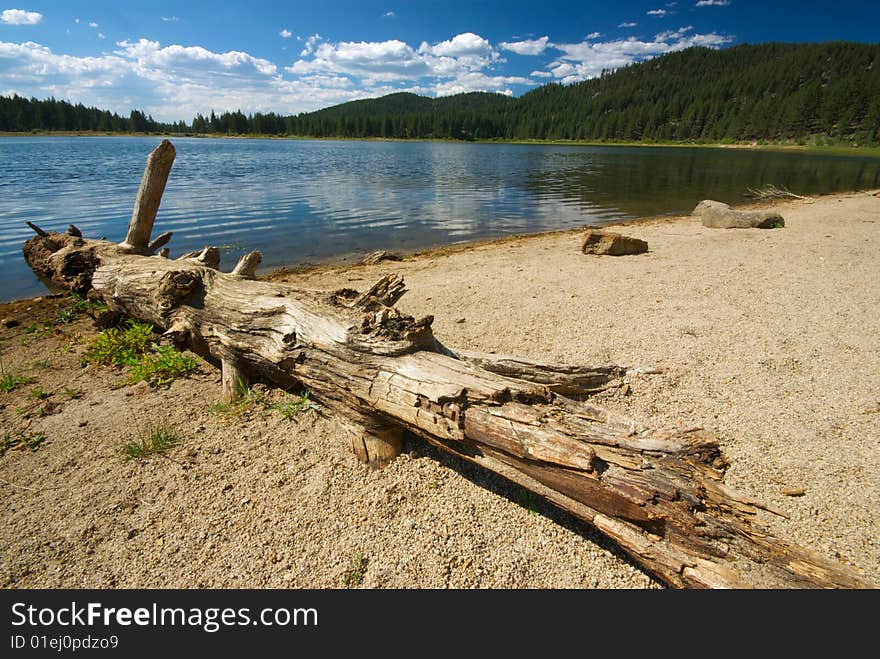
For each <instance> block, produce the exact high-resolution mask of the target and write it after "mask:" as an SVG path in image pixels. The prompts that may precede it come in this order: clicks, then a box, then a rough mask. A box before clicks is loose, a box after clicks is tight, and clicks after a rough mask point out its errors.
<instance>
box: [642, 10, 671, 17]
mask: <svg viewBox="0 0 880 659" xmlns="http://www.w3.org/2000/svg"><path fill="white" fill-rule="evenodd" d="M647 14H648V16H666V14H667V11H666V10H665V9H649V10H648V11H647Z"/></svg>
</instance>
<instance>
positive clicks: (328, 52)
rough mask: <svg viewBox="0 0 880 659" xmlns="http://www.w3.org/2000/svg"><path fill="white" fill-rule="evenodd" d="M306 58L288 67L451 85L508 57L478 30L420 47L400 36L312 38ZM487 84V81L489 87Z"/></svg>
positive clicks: (370, 81)
mask: <svg viewBox="0 0 880 659" xmlns="http://www.w3.org/2000/svg"><path fill="white" fill-rule="evenodd" d="M310 41H311V38H310ZM301 57H302V58H303V59H299V60H297V61H296V62H294V63H293V64H292V65H291V66H289V67H287V68H285V71H286V72H288V73H291V74H295V75H305V74H315V73H332V74H337V75H347V76H354V77H357V78H360V79H361V80H362V82H364V83H366V85H367V86H374V85H377V84H379V83H388V82H391V81H417V80H422V79H424V78H438V79H442V84H443V85H450V84H452V82H451V81H454V80H455V79H459V78H460V79H461V80H462V81H464V82H461V83H460V84H461V85H463V86H472V85H473V84H475V83H474V80H476V79H475V78H474V77H473V76H468V75H467V74H471V73H474V72H480V71H483V70H484V69H486V68H488V67H491V66H493V65H494V64H496V63H500V62H502V60H501V58H500V56H499V54H498V52H497V51H496V50H495V49H494V48H493V47H492V45H491V44H490V43H489V42H488V41H487V40H486V39H484V38H483V37H481V36H479V35H477V34H474V33H472V32H465V33H462V34H458V35H456V36H454V37H453V38H452V39H448V40H446V41H440V42H438V43H435V44H429V43H427V42H422V43H421V45H419V47H418V49H414V48H413V47H412V46H410V45H409V44H407V43H405V42H403V41H399V40H397V39H391V40H389V41H341V42H339V43H330V42H322V43H320V44H317V45H315V43H307V44H306V48H304V49H303V53H302V55H301ZM306 57H308V59H305V58H306ZM487 84H488V83H486V84H484V83H481V85H483V86H487ZM492 84H493V85H494V84H495V83H492ZM498 84H499V85H500V84H506V83H498ZM445 88H447V87H444V89H445ZM481 88H482V87H481Z"/></svg>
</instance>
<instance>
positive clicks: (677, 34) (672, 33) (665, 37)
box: [654, 25, 694, 41]
mask: <svg viewBox="0 0 880 659" xmlns="http://www.w3.org/2000/svg"><path fill="white" fill-rule="evenodd" d="M693 29H694V26H693V25H688V26H687V27H680V28H678V29H677V30H667V31H666V32H661V33H660V34H658V35H657V36H655V37H654V41H669V40H670V39H681V38H682V37H683V36H684V35H685V34H687V33H688V32H690V31H691V30H693Z"/></svg>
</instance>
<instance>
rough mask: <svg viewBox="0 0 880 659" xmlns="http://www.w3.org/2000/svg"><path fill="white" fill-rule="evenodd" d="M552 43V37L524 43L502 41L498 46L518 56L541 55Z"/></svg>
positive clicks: (528, 40) (529, 40)
mask: <svg viewBox="0 0 880 659" xmlns="http://www.w3.org/2000/svg"><path fill="white" fill-rule="evenodd" d="M549 43H550V37H541V38H540V39H526V40H524V41H502V42H501V43H499V44H498V45H499V46H501V48H503V49H504V50H509V51H511V52H514V53H516V54H517V55H540V54H541V53H543V52H544V51H545V50H547V46H548V45H549Z"/></svg>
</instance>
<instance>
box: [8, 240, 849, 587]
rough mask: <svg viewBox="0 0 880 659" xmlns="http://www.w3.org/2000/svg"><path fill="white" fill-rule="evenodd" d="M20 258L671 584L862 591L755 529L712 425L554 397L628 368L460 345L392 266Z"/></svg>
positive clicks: (43, 246) (77, 249)
mask: <svg viewBox="0 0 880 659" xmlns="http://www.w3.org/2000/svg"><path fill="white" fill-rule="evenodd" d="M147 238H149V236H147ZM23 251H24V255H25V259H26V260H27V261H28V263H29V264H30V265H31V267H32V268H33V269H34V270H35V271H37V272H38V273H40V274H41V275H42V276H44V277H47V278H50V279H52V280H53V281H54V282H55V283H56V284H58V285H61V286H66V287H67V288H71V289H74V290H79V291H80V292H84V290H85V289H90V290H91V291H92V295H97V296H100V297H101V298H102V299H103V300H104V301H105V302H107V304H108V305H110V306H111V307H112V308H114V309H118V310H121V311H124V312H125V313H126V314H128V315H129V316H132V317H135V318H138V319H140V320H143V321H148V322H151V323H153V324H154V325H155V326H156V327H158V328H160V329H162V330H164V332H165V334H166V335H167V336H169V337H171V338H173V339H174V340H175V341H176V342H178V343H180V344H185V345H187V346H189V347H190V348H191V349H193V350H194V351H196V352H198V353H200V354H202V355H205V356H209V357H211V358H212V360H213V361H215V362H217V361H219V362H221V363H222V364H223V372H224V388H225V387H226V380H227V379H228V378H227V375H228V377H243V378H250V379H251V380H257V379H259V380H264V381H268V382H272V383H275V384H277V385H279V386H282V387H290V386H292V385H295V384H299V385H301V386H304V387H306V388H308V389H309V390H310V391H311V392H313V393H314V395H315V397H316V398H317V399H319V400H321V402H322V403H323V404H324V405H326V406H328V407H329V408H331V409H332V410H333V411H334V412H335V413H337V414H338V415H339V417H340V419H341V420H342V422H343V423H344V425H345V426H346V427H347V428H349V429H350V430H351V434H352V447H353V448H354V449H355V452H356V453H357V454H358V455H359V457H361V459H363V460H365V461H368V462H371V463H373V464H382V463H384V462H387V461H388V460H389V459H392V458H393V457H394V456H395V455H396V454H397V453H398V452H399V451H400V449H401V446H402V432H403V431H404V430H408V431H410V432H412V433H415V434H416V435H418V436H420V437H423V438H424V439H426V440H427V441H429V442H431V443H432V444H434V445H436V446H438V447H440V448H441V449H443V450H445V451H449V452H451V453H454V454H456V455H459V456H461V457H463V458H464V459H466V460H469V461H471V462H474V463H477V464H479V465H482V466H483V467H485V468H486V469H489V470H491V471H493V472H495V473H498V474H500V475H502V476H504V477H506V478H508V479H509V480H511V481H513V482H515V483H518V484H520V485H522V486H523V487H525V488H527V489H529V490H531V491H533V492H535V493H536V494H538V495H540V496H542V497H544V498H546V499H547V500H549V501H551V502H553V503H554V504H556V505H558V506H559V507H561V508H563V509H565V510H567V511H568V512H570V513H571V514H572V515H574V516H575V517H577V518H580V519H582V520H584V521H586V522H588V523H589V524H591V525H593V526H594V527H595V528H597V529H599V530H600V531H602V532H603V533H605V534H606V535H608V536H609V537H610V538H612V539H613V540H614V541H616V542H617V543H618V544H619V545H620V547H621V548H623V549H624V551H626V552H627V553H628V554H629V555H631V556H632V557H633V558H634V559H635V560H636V561H638V562H639V563H640V564H641V565H643V566H644V567H645V568H646V569H647V570H648V571H649V572H651V573H652V574H654V575H656V576H657V577H658V578H660V579H661V580H662V581H664V582H665V583H666V584H668V585H671V586H677V587H794V586H806V587H864V586H866V585H867V584H865V583H864V582H862V581H861V580H860V579H859V578H858V576H857V575H855V574H853V573H852V572H851V571H850V570H849V569H848V568H846V567H845V566H842V565H838V564H836V563H833V562H831V561H828V560H826V559H824V558H822V557H819V556H818V555H815V554H812V553H811V552H808V551H806V550H803V549H800V548H798V547H795V546H793V545H791V544H789V543H786V542H784V541H782V540H779V539H777V538H775V537H773V536H772V535H770V534H769V533H768V532H767V531H765V530H763V529H761V528H759V527H758V526H757V525H756V524H755V523H754V519H753V518H754V514H755V513H756V508H757V507H760V506H759V505H758V504H757V503H756V502H755V501H753V500H751V499H749V498H748V497H745V496H743V495H740V494H737V493H736V492H734V491H732V490H731V489H730V488H728V487H726V486H725V485H724V484H723V482H722V478H723V475H724V470H725V467H726V462H725V459H724V457H723V455H722V454H721V451H720V449H719V446H718V444H717V442H716V441H715V440H714V438H713V437H712V436H711V435H709V434H707V433H705V432H703V431H699V430H691V431H685V432H681V433H678V434H669V433H667V434H661V433H657V432H651V431H649V430H647V429H644V428H641V427H639V426H638V425H636V424H635V423H633V422H632V421H630V420H627V419H622V418H616V417H614V416H613V415H611V414H609V413H608V412H606V411H604V410H602V409H600V408H598V407H596V406H594V405H591V404H588V403H585V402H580V401H576V400H573V399H571V398H567V397H565V396H563V395H562V394H560V393H558V392H560V391H565V392H568V393H583V392H587V391H590V390H595V389H596V388H599V387H602V386H603V385H607V384H608V383H609V382H611V381H612V380H613V379H614V378H615V377H617V376H619V375H620V374H621V369H617V368H614V367H600V368H583V367H580V368H579V367H571V366H559V365H546V364H537V363H533V362H529V361H527V360H521V359H516V358H496V357H493V356H491V355H473V354H467V353H460V354H457V353H455V352H454V351H452V350H450V349H448V348H446V347H444V346H443V345H441V344H440V343H439V342H438V341H437V340H436V339H435V337H434V336H433V334H432V332H431V323H432V320H433V319H432V318H431V317H430V316H429V317H426V318H422V319H420V320H416V319H414V318H412V317H410V316H406V315H404V314H402V313H400V312H399V311H398V310H397V309H395V308H394V304H395V302H396V301H397V300H398V299H399V298H400V296H402V295H403V293H404V292H405V288H404V284H403V281H402V279H400V278H399V277H397V276H395V275H391V276H387V277H383V278H382V279H381V280H380V281H379V282H377V283H376V284H375V285H374V286H373V287H372V288H370V289H369V290H368V291H366V292H365V293H363V294H358V293H357V292H356V291H352V290H348V289H344V290H340V291H336V292H333V293H326V292H317V291H307V290H298V289H294V288H292V287H290V286H286V285H283V284H277V283H269V282H263V281H255V280H252V279H249V278H248V277H249V276H252V275H253V272H252V269H253V268H252V267H250V266H248V267H241V268H236V270H238V273H234V274H233V273H231V274H225V273H222V272H219V271H218V270H216V260H217V255H216V251H214V250H211V249H206V250H203V252H201V253H199V254H191V255H186V256H184V257H181V258H180V259H177V260H169V259H167V258H161V257H158V256H156V257H146V256H140V255H133V254H127V253H125V250H124V249H121V248H120V247H119V246H118V245H114V244H111V243H107V242H103V241H93V240H83V239H82V238H80V237H77V236H74V235H70V234H57V233H48V234H47V235H37V236H35V237H34V238H31V239H30V240H28V241H27V242H26V243H25V245H24V248H23ZM256 260H257V259H256V257H252V258H251V259H246V261H247V263H248V264H250V263H255V262H256ZM245 271H246V272H245ZM227 365H228V366H227Z"/></svg>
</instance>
